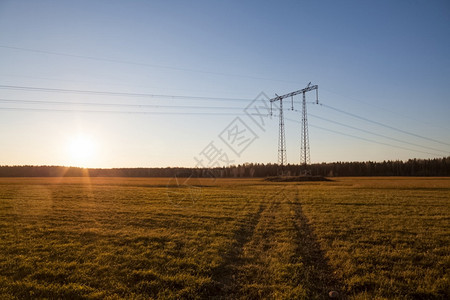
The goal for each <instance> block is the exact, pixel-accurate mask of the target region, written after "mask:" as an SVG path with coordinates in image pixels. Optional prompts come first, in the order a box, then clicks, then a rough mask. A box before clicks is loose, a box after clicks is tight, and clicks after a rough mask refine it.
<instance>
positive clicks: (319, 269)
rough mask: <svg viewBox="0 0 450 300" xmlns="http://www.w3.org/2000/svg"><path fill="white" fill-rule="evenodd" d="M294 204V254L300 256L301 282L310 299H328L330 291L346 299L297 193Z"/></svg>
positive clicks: (342, 286) (342, 285) (342, 287)
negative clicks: (307, 288) (302, 268)
mask: <svg viewBox="0 0 450 300" xmlns="http://www.w3.org/2000/svg"><path fill="white" fill-rule="evenodd" d="M292 205H293V206H294V212H295V216H296V222H295V228H296V232H297V234H296V235H297V236H296V239H297V249H296V255H297V256H298V257H301V258H302V263H303V266H304V270H305V274H304V276H303V278H300V280H301V282H302V283H303V284H304V285H305V286H308V287H309V290H310V293H311V295H310V297H311V299H328V298H329V296H328V295H329V292H330V291H337V292H338V293H339V297H338V299H346V298H347V297H346V296H345V295H343V294H342V291H343V290H344V284H343V283H342V282H340V281H339V280H338V279H337V278H336V276H335V275H334V273H333V269H332V268H331V266H330V264H329V261H328V259H327V258H326V256H325V252H324V251H323V250H322V249H321V247H320V243H319V242H318V240H317V237H316V235H315V234H314V230H313V228H312V227H311V225H310V224H309V222H308V218H307V217H306V216H305V215H304V213H303V210H302V206H301V201H300V198H299V196H298V193H297V197H296V199H295V202H293V203H292Z"/></svg>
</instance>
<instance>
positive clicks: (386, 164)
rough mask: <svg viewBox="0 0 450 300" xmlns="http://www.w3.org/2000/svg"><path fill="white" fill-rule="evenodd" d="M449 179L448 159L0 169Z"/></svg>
mask: <svg viewBox="0 0 450 300" xmlns="http://www.w3.org/2000/svg"><path fill="white" fill-rule="evenodd" d="M305 171H307V172H308V173H310V174H311V175H316V176H325V177H334V176H450V156H449V157H444V158H434V159H409V160H407V161H400V160H396V161H390V160H389V161H383V162H372V161H367V162H333V163H318V164H311V165H308V166H307V167H306V168H305V167H304V166H299V165H295V164H288V165H285V166H280V165H277V164H270V163H269V164H263V163H245V164H242V165H232V166H229V167H222V168H178V167H167V168H112V169H97V168H88V169H85V168H78V167H63V166H0V177H81V176H90V177H174V176H177V177H189V176H191V177H215V178H241V177H268V176H277V175H280V174H284V175H290V176H297V175H301V174H304V173H305Z"/></svg>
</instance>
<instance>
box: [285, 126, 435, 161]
mask: <svg viewBox="0 0 450 300" xmlns="http://www.w3.org/2000/svg"><path fill="white" fill-rule="evenodd" d="M286 120H288V121H291V122H295V123H300V122H299V121H297V120H293V119H288V118H286ZM310 126H311V127H314V128H317V129H320V130H324V131H328V132H332V133H336V134H340V135H344V136H348V137H351V138H355V139H358V140H362V141H366V142H371V143H374V144H379V145H384V146H388V147H393V148H398V149H403V150H408V151H412V152H420V153H424V154H429V155H435V156H437V157H441V156H442V155H441V154H436V153H431V152H426V151H421V150H416V149H411V148H407V147H402V146H398V145H392V144H388V143H383V142H379V141H375V140H371V139H367V138H364V137H360V136H356V135H353V134H348V133H343V132H340V131H337V130H333V129H328V128H324V127H320V126H317V125H311V124H310Z"/></svg>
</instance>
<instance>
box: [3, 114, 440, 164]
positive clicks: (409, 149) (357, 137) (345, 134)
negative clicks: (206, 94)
mask: <svg viewBox="0 0 450 300" xmlns="http://www.w3.org/2000/svg"><path fill="white" fill-rule="evenodd" d="M0 110H10V111H35V112H69V113H70V112H71V113H74V112H79V113H104V114H111V113H112V114H142V115H203V116H241V115H247V114H246V113H215V112H155V111H112V110H84V109H53V108H22V107H0ZM254 115H256V116H261V114H254ZM263 115H264V114H263ZM264 116H269V114H267V115H264ZM286 120H288V121H291V122H295V123H300V122H299V121H297V120H293V119H289V118H286ZM310 126H311V127H314V128H318V129H321V130H325V131H328V132H332V133H336V134H340V135H344V136H348V137H352V138H355V139H359V140H363V141H367V142H371V143H375V144H380V145H384V146H389V147H394V148H398V149H403V150H408V151H412V152H420V153H424V154H429V155H435V156H438V157H440V156H441V155H440V154H436V153H431V152H425V151H420V150H416V149H411V148H406V147H402V146H397V145H392V144H388V143H383V142H379V141H375V140H371V139H367V138H363V137H360V136H356V135H351V134H347V133H343V132H340V131H336V130H332V129H328V128H323V127H320V126H316V125H310Z"/></svg>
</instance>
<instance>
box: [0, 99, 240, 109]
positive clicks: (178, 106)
mask: <svg viewBox="0 0 450 300" xmlns="http://www.w3.org/2000/svg"><path fill="white" fill-rule="evenodd" d="M0 102H4V103H23V104H35V105H40V104H51V105H71V106H108V107H136V108H169V109H172V108H178V109H179V108H182V109H223V110H242V111H243V110H244V109H245V107H226V106H199V105H195V106H193V105H159V104H125V103H99V102H69V101H41V100H18V99H14V100H13V99H0Z"/></svg>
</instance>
